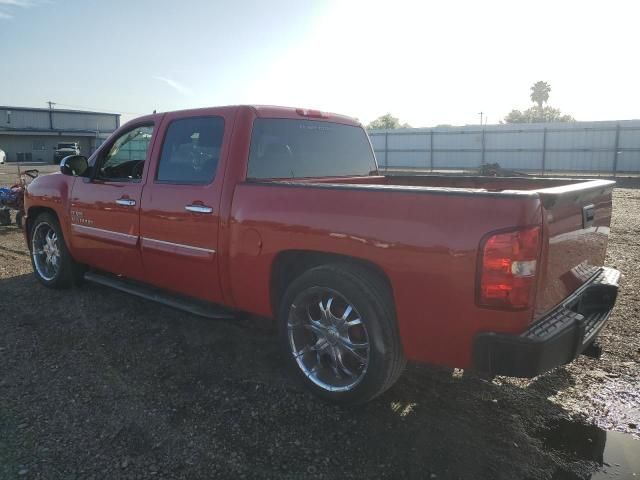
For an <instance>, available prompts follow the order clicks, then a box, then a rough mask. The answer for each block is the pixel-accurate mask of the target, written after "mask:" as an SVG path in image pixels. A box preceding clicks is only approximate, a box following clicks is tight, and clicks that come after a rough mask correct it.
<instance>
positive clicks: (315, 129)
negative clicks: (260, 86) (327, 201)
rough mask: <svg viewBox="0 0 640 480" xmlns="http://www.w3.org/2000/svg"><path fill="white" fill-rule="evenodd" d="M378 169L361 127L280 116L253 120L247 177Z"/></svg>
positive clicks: (365, 172) (366, 172)
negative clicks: (281, 117)
mask: <svg viewBox="0 0 640 480" xmlns="http://www.w3.org/2000/svg"><path fill="white" fill-rule="evenodd" d="M376 170H377V168H376V162H375V158H374V156H373V152H372V150H371V145H370V143H369V139H368V138H367V135H366V133H365V132H364V130H363V129H362V128H360V127H354V126H351V125H343V124H340V123H331V122H321V121H317V120H293V119H280V118H263V119H257V120H256V121H255V122H254V123H253V134H252V138H251V153H250V155H249V171H248V173H247V178H301V177H342V176H365V175H369V174H370V173H371V172H373V171H376Z"/></svg>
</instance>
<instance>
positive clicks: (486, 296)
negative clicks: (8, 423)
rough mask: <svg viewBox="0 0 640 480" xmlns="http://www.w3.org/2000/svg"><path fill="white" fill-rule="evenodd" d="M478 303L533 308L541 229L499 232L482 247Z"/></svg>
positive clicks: (513, 307)
mask: <svg viewBox="0 0 640 480" xmlns="http://www.w3.org/2000/svg"><path fill="white" fill-rule="evenodd" d="M481 250H482V252H481V253H482V259H481V262H480V264H479V268H480V272H479V277H480V278H479V282H480V283H479V288H478V290H479V291H478V303H479V304H480V305H483V306H487V307H497V308H511V309H521V308H527V307H529V306H531V304H532V301H533V298H532V297H533V293H534V287H535V280H536V267H537V261H538V253H539V251H540V227H530V228H525V229H522V230H514V231H511V232H502V233H496V234H495V235H491V236H490V237H488V238H486V239H485V241H484V242H483V244H482V246H481Z"/></svg>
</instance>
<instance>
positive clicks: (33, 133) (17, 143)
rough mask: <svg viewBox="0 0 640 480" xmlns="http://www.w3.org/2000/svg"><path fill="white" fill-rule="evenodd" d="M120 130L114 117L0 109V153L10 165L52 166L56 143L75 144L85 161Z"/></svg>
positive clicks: (116, 117) (44, 110)
mask: <svg viewBox="0 0 640 480" xmlns="http://www.w3.org/2000/svg"><path fill="white" fill-rule="evenodd" d="M119 126H120V115H119V114H115V113H101V112H86V111H82V110H58V109H47V108H23V107H3V106H0V149H1V150H4V152H5V153H6V154H7V161H9V162H15V161H18V160H20V161H27V162H28V161H33V162H47V163H51V162H53V151H54V149H55V147H56V145H57V144H58V143H59V142H77V143H78V144H79V145H80V153H81V154H82V155H85V156H87V157H88V156H89V155H90V154H91V153H93V151H94V150H95V149H96V148H97V147H98V146H99V145H100V144H101V143H102V141H103V140H104V139H105V138H107V136H109V134H111V133H112V132H113V131H114V130H115V129H117V128H118V127H119Z"/></svg>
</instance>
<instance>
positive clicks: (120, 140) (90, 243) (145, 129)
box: [70, 122, 154, 279]
mask: <svg viewBox="0 0 640 480" xmlns="http://www.w3.org/2000/svg"><path fill="white" fill-rule="evenodd" d="M153 135H154V125H153V123H152V122H147V123H143V124H139V125H135V126H132V127H131V128H129V129H127V130H126V131H125V132H123V133H122V134H121V135H118V136H117V137H115V138H114V139H112V140H110V141H109V144H108V145H106V146H105V147H104V148H102V149H101V150H100V152H99V153H98V156H97V157H96V159H95V163H94V164H93V165H94V175H93V177H92V178H82V179H78V180H77V181H76V182H74V186H73V190H72V194H71V205H70V216H71V242H72V245H73V253H74V257H75V258H76V260H78V261H80V262H83V263H87V264H88V265H91V266H92V267H97V268H99V269H102V270H105V271H108V272H112V273H115V274H119V275H124V276H127V277H130V278H138V279H139V278H140V277H141V276H142V271H143V269H142V260H141V255H140V249H139V246H138V243H139V232H140V230H139V227H140V199H141V196H142V187H143V178H144V175H145V174H146V169H147V165H148V156H149V152H150V146H151V142H152V139H153Z"/></svg>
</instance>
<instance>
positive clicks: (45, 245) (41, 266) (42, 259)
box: [31, 222, 61, 281]
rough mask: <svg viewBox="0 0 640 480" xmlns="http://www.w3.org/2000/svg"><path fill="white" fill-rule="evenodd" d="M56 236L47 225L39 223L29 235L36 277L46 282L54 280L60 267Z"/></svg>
mask: <svg viewBox="0 0 640 480" xmlns="http://www.w3.org/2000/svg"><path fill="white" fill-rule="evenodd" d="M58 241H59V239H58V234H57V233H56V231H55V230H54V229H53V227H52V226H51V225H49V224H48V223H45V222H42V223H39V224H38V225H37V226H36V228H35V229H34V230H33V233H32V235H31V255H32V257H33V264H34V265H35V267H36V270H37V272H38V275H40V277H42V278H43V279H44V280H46V281H51V280H53V279H54V278H56V275H57V274H58V271H59V270H60V265H61V255H60V246H59V245H58Z"/></svg>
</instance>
